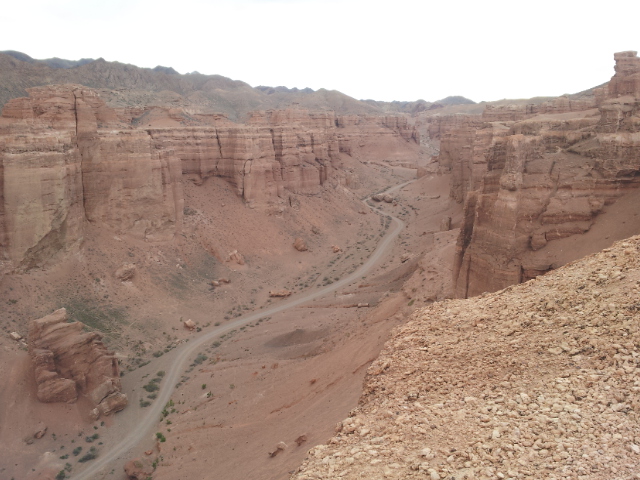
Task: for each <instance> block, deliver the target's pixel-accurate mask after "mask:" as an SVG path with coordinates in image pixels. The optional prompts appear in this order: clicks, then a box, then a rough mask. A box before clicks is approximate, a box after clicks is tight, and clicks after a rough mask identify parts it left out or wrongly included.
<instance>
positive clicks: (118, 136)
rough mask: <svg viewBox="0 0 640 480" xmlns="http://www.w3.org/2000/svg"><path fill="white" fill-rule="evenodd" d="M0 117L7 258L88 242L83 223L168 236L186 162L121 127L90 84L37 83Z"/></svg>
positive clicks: (175, 222) (29, 257) (0, 248)
mask: <svg viewBox="0 0 640 480" xmlns="http://www.w3.org/2000/svg"><path fill="white" fill-rule="evenodd" d="M29 93H30V96H29V97H28V98H19V99H15V100H12V101H10V102H9V103H8V104H7V105H6V107H5V108H4V109H3V114H2V117H0V164H1V165H2V167H1V169H2V180H3V181H2V185H1V189H0V198H2V206H1V207H0V209H2V212H3V215H2V216H1V217H0V220H2V222H1V223H0V231H1V232H2V235H1V236H0V241H1V243H0V259H1V260H2V261H3V262H5V264H10V265H13V266H14V267H20V268H25V269H26V268H31V267H34V266H36V265H40V264H42V263H43V262H44V261H46V260H47V259H49V258H51V256H52V255H54V254H55V253H57V252H58V251H61V250H64V249H67V248H69V247H71V246H73V245H74V244H77V243H78V242H80V241H81V240H82V237H83V234H84V225H85V222H87V221H88V222H95V223H99V224H103V225H105V226H107V227H109V228H110V229H112V230H113V231H115V232H117V233H127V234H132V235H134V236H136V237H139V238H144V239H147V240H160V239H168V238H171V237H172V236H173V234H174V233H175V231H176V228H177V227H178V226H179V224H180V219H181V215H182V205H181V201H182V200H181V199H182V194H181V191H180V189H181V183H180V164H179V160H178V159H177V158H176V157H175V156H173V155H171V154H170V153H169V152H161V151H159V150H157V149H155V148H154V146H153V143H152V139H151V137H150V136H149V135H148V134H146V133H145V132H144V131H142V132H139V131H135V130H133V129H131V128H129V127H127V126H126V125H123V124H120V123H119V122H118V120H117V117H116V115H115V113H114V111H113V110H111V109H109V108H107V107H106V106H105V105H104V102H102V100H100V98H99V97H98V96H97V95H96V94H95V93H94V92H93V91H91V90H89V89H86V88H84V87H80V86H77V85H65V86H51V87H39V88H34V89H31V90H30V92H29Z"/></svg>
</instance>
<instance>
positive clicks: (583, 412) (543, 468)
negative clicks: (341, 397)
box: [293, 237, 640, 480]
mask: <svg viewBox="0 0 640 480" xmlns="http://www.w3.org/2000/svg"><path fill="white" fill-rule="evenodd" d="M639 258H640V237H632V238H630V239H628V240H625V241H622V242H618V243H617V244H616V245H615V246H614V247H612V248H609V249H606V250H605V251H604V252H602V253H598V254H595V255H590V256H588V257H586V258H585V259H583V260H579V261H577V262H573V263H572V264H570V265H567V266H565V267H562V268H560V269H559V270H557V271H554V272H552V273H548V274H546V275H544V276H541V277H538V278H537V279H535V280H531V281H529V282H527V283H525V284H522V285H518V286H515V287H509V288H507V289H505V290H503V291H500V292H497V293H491V294H485V295H482V296H480V297H477V298H473V299H468V300H447V301H444V302H439V303H435V304H433V305H432V306H430V307H427V308H424V309H421V310H419V311H417V312H415V313H414V314H413V316H412V317H411V319H410V321H409V322H408V323H407V324H406V325H403V326H401V327H399V328H398V329H397V330H396V331H395V332H394V334H393V337H392V339H391V340H390V341H389V342H388V343H387V344H386V346H385V348H384V350H383V351H382V353H381V355H380V356H379V358H378V359H377V360H376V361H375V362H374V363H373V364H372V365H371V366H370V367H369V369H368V372H367V378H366V380H365V387H364V394H363V396H362V398H361V400H360V405H359V406H358V407H357V408H356V409H354V410H353V411H352V412H350V414H349V416H348V417H346V418H345V419H343V420H342V421H341V422H339V423H338V425H337V427H336V430H335V432H336V433H335V434H334V436H333V437H332V438H331V439H330V440H329V441H328V442H327V444H325V445H320V446H317V447H315V448H313V449H312V450H311V451H310V452H309V453H310V455H309V458H308V459H307V460H306V461H305V463H304V464H303V466H302V467H301V468H300V469H299V471H298V473H297V474H296V475H294V476H293V478H296V479H300V480H302V479H321V478H431V479H433V480H435V479H444V478H446V479H456V480H461V479H493V478H512V479H516V478H548V479H602V478H611V479H614V478H615V479H632V478H638V477H637V475H638V467H639V466H640V446H638V445H639V444H640V429H639V427H638V408H639V405H638V389H639V388H640V387H639V386H638V380H637V379H638V341H639V339H640V331H639V330H638V301H639V300H640V290H639V288H640V287H639V285H640V262H639V261H638V259H639Z"/></svg>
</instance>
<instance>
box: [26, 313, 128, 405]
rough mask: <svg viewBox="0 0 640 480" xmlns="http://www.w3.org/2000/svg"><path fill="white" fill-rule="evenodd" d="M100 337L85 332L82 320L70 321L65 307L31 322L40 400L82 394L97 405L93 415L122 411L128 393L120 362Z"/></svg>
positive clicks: (31, 346) (30, 342) (30, 339)
mask: <svg viewBox="0 0 640 480" xmlns="http://www.w3.org/2000/svg"><path fill="white" fill-rule="evenodd" d="M100 339H101V336H100V335H99V334H97V333H95V332H85V331H84V324H83V323H81V322H71V323H68V316H67V311H66V310H65V309H64V308H61V309H60V310H56V311H55V312H53V313H52V314H50V315H47V316H46V317H43V318H40V319H38V320H33V321H31V322H30V323H29V336H28V345H29V354H30V355H31V358H32V360H33V364H34V370H35V379H36V384H37V395H38V400H40V401H41V402H47V403H51V402H74V401H76V400H77V398H78V395H79V394H82V395H85V396H87V397H88V398H89V399H90V401H91V403H92V405H93V406H94V407H95V410H94V416H99V415H100V414H102V415H109V414H111V413H114V412H117V411H119V410H122V409H123V408H124V407H125V406H126V405H127V396H126V395H125V394H123V393H122V392H121V390H122V386H121V384H120V369H119V367H118V361H117V359H116V357H115V355H114V354H113V352H110V351H108V350H107V349H106V347H105V346H104V344H103V343H102V342H101V341H100Z"/></svg>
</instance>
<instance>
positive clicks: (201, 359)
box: [193, 353, 208, 365]
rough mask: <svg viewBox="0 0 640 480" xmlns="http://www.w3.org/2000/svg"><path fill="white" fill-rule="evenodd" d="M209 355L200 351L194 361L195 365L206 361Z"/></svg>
mask: <svg viewBox="0 0 640 480" xmlns="http://www.w3.org/2000/svg"><path fill="white" fill-rule="evenodd" d="M207 358H208V357H207V356H206V355H204V354H202V353H199V354H198V356H197V357H196V358H195V360H194V361H193V363H194V364H195V365H200V364H201V363H202V362H204V361H205V360H206V359H207Z"/></svg>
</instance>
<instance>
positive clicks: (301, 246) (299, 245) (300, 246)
mask: <svg viewBox="0 0 640 480" xmlns="http://www.w3.org/2000/svg"><path fill="white" fill-rule="evenodd" d="M293 248H295V249H296V250H298V251H299V252H306V251H307V250H309V247H307V244H306V242H305V241H304V240H303V239H302V238H301V237H298V238H296V239H295V241H294V242H293Z"/></svg>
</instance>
